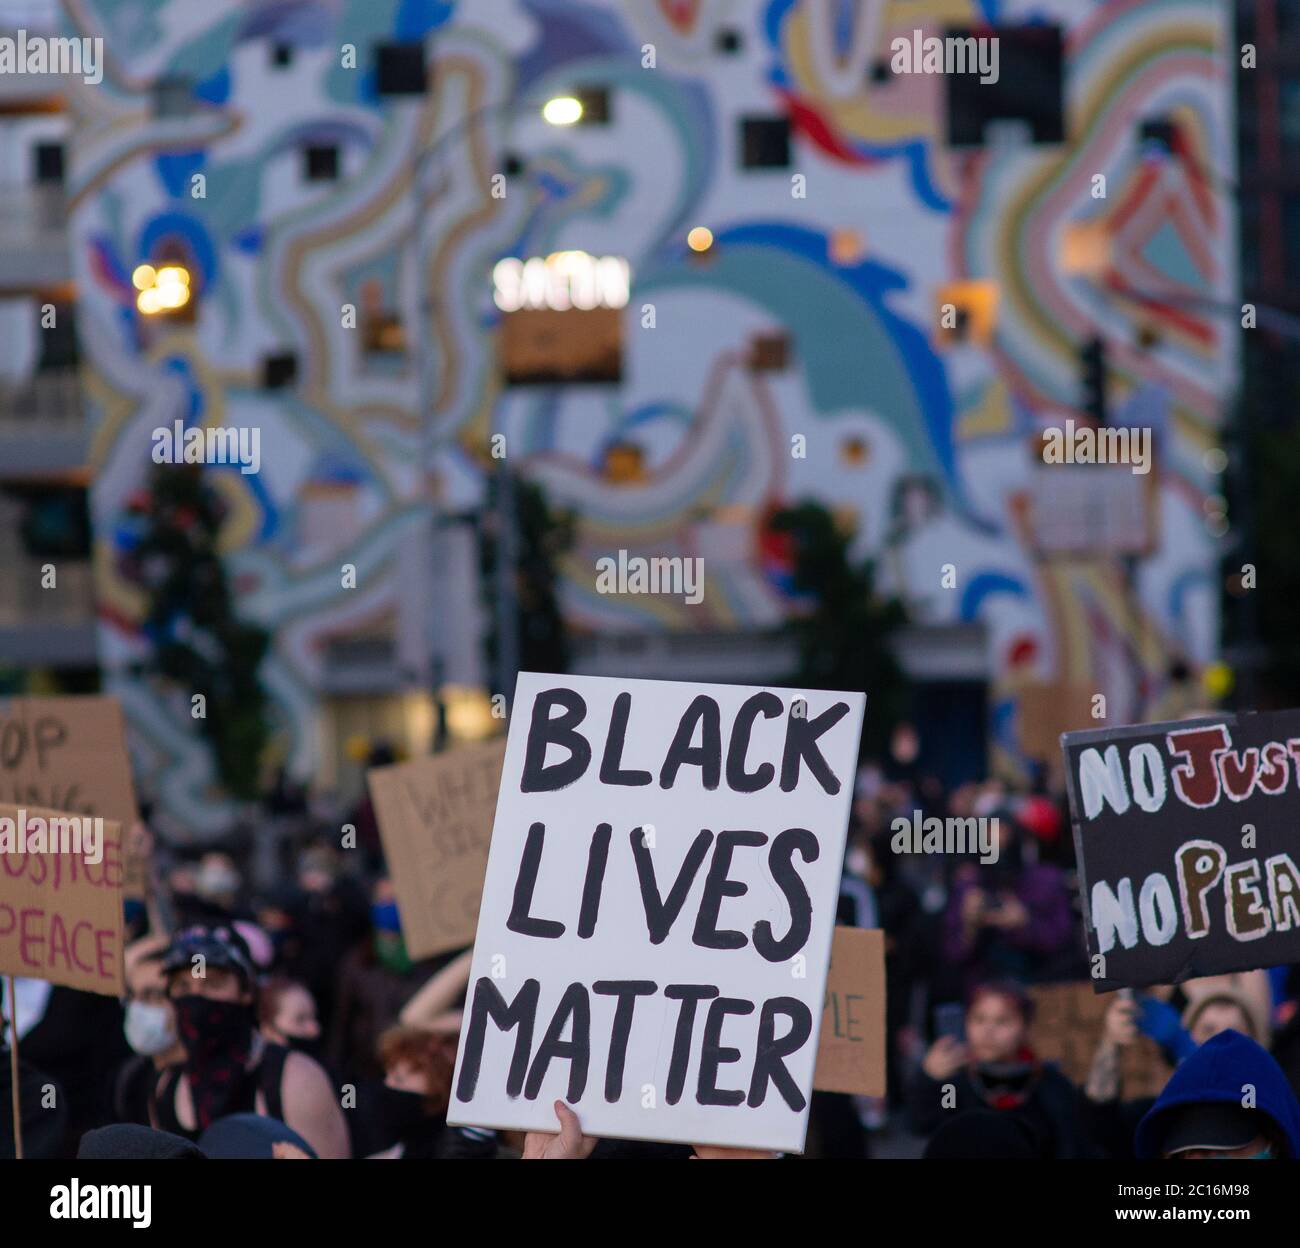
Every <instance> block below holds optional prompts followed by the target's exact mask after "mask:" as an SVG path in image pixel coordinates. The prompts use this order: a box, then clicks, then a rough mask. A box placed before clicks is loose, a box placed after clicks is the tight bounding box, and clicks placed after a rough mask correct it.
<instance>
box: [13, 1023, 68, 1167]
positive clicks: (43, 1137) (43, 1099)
mask: <svg viewBox="0 0 1300 1248" xmlns="http://www.w3.org/2000/svg"><path fill="white" fill-rule="evenodd" d="M23 1043H24V1042H23V1041H21V1040H20V1041H19V1042H18V1048H19V1051H20V1052H21V1050H22V1048H23ZM11 1060H12V1059H11V1058H10V1055H9V1047H8V1045H2V1046H0V1106H3V1110H2V1111H0V1161H5V1160H9V1161H12V1160H13V1158H14V1156H15V1155H16V1154H15V1152H14V1118H13V1110H12V1108H11V1107H12V1105H13V1078H12V1070H11V1067H10V1061H11ZM18 1113H19V1119H20V1122H21V1125H22V1132H23V1156H24V1157H39V1158H44V1159H49V1158H51V1157H64V1156H67V1153H66V1151H65V1150H64V1137H65V1135H66V1134H67V1127H68V1102H67V1098H66V1097H65V1096H64V1095H63V1089H62V1088H60V1087H59V1085H58V1084H57V1083H56V1082H55V1081H54V1080H53V1079H52V1078H50V1076H49V1075H47V1074H45V1072H44V1071H40V1070H37V1069H36V1068H35V1067H34V1066H33V1065H32V1064H31V1063H30V1062H28V1061H26V1060H25V1059H23V1058H22V1057H20V1058H19V1059H18Z"/></svg>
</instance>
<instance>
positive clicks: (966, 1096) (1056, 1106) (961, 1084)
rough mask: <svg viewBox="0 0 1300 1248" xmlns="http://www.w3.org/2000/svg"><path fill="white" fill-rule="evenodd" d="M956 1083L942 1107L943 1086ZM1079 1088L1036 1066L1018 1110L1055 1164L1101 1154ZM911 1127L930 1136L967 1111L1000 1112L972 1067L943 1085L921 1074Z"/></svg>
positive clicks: (910, 1107)
mask: <svg viewBox="0 0 1300 1248" xmlns="http://www.w3.org/2000/svg"><path fill="white" fill-rule="evenodd" d="M948 1085H952V1088H953V1091H954V1096H952V1097H950V1098H949V1099H950V1100H951V1101H952V1104H950V1105H945V1104H944V1088H945V1087H946V1086H948ZM1081 1099H1082V1098H1081V1096H1080V1093H1079V1090H1078V1089H1077V1088H1076V1087H1075V1086H1074V1084H1072V1083H1071V1082H1070V1081H1069V1079H1067V1078H1066V1077H1065V1076H1064V1075H1063V1074H1062V1073H1061V1072H1060V1071H1059V1070H1057V1068H1056V1067H1055V1066H1053V1065H1050V1064H1045V1065H1041V1066H1039V1067H1038V1068H1037V1071H1036V1072H1035V1074H1034V1076H1033V1078H1032V1080H1031V1082H1030V1084H1029V1086H1028V1088H1027V1089H1026V1090H1025V1091H1024V1093H1023V1094H1022V1095H1021V1097H1019V1098H1018V1101H1019V1103H1018V1104H1017V1105H1016V1106H1015V1112H1016V1113H1017V1114H1019V1115H1020V1117H1021V1118H1022V1119H1023V1120H1024V1121H1025V1122H1026V1123H1027V1124H1028V1125H1029V1126H1030V1127H1031V1128H1032V1129H1033V1130H1034V1132H1035V1133H1036V1136H1037V1138H1038V1140H1039V1141H1040V1145H1041V1147H1040V1150H1039V1155H1040V1156H1044V1157H1052V1158H1056V1159H1057V1160H1062V1161H1066V1160H1074V1159H1077V1158H1080V1157H1096V1156H1098V1155H1099V1150H1098V1149H1097V1148H1096V1146H1095V1145H1094V1144H1093V1142H1092V1140H1091V1139H1090V1138H1089V1137H1088V1133H1087V1128H1086V1125H1085V1119H1084V1113H1083V1107H1082V1105H1081V1104H1080V1101H1081ZM906 1100H907V1118H908V1126H909V1128H910V1129H911V1130H912V1131H914V1132H915V1133H916V1134H917V1135H925V1136H929V1135H932V1134H933V1133H934V1132H935V1131H937V1130H938V1128H939V1127H940V1126H941V1125H942V1124H943V1123H944V1122H946V1121H947V1120H948V1119H949V1118H950V1117H951V1116H952V1115H954V1114H958V1113H961V1112H962V1111H964V1110H968V1109H999V1108H1000V1106H999V1105H996V1104H990V1103H989V1100H988V1098H987V1093H986V1091H985V1089H984V1088H983V1087H982V1085H981V1084H980V1083H979V1081H978V1080H977V1079H976V1078H975V1077H974V1076H973V1074H972V1072H971V1070H970V1068H966V1069H964V1070H960V1071H958V1072H957V1073H956V1074H955V1075H953V1076H952V1077H951V1078H949V1079H946V1080H944V1081H943V1082H942V1083H940V1082H939V1081H938V1080H935V1079H931V1078H930V1076H929V1075H927V1074H926V1073H925V1071H924V1070H919V1069H918V1070H917V1072H916V1074H915V1075H913V1076H912V1079H911V1081H910V1082H909V1084H908V1086H907V1096H906Z"/></svg>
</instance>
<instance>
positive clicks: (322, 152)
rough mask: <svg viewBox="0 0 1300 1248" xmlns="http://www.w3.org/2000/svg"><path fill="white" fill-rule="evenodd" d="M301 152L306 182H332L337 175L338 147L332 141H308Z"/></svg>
mask: <svg viewBox="0 0 1300 1248" xmlns="http://www.w3.org/2000/svg"><path fill="white" fill-rule="evenodd" d="M302 154H303V176H304V177H305V178H306V180H307V181H308V182H332V181H334V179H335V178H337V177H338V176H339V149H338V148H337V147H336V146H335V145H334V144H333V143H309V144H308V145H307V146H306V147H305V148H303V153H302Z"/></svg>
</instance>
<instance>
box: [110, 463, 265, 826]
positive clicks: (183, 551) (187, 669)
mask: <svg viewBox="0 0 1300 1248" xmlns="http://www.w3.org/2000/svg"><path fill="white" fill-rule="evenodd" d="M131 511H132V513H133V514H134V515H135V516H136V518H137V532H138V540H137V542H136V544H135V546H134V548H133V549H132V552H131V557H130V565H131V567H130V568H129V569H128V574H129V575H132V577H133V579H135V580H136V582H137V583H138V584H139V585H140V586H141V588H143V590H144V591H145V594H146V598H147V607H146V611H145V618H144V625H143V627H144V632H145V634H146V636H147V637H148V638H149V640H150V641H151V643H152V645H153V661H152V664H151V665H150V667H151V670H153V671H155V672H156V673H157V674H158V675H160V676H162V677H164V678H166V679H167V680H169V681H172V682H174V683H175V684H176V685H177V686H179V687H180V688H181V689H182V690H183V691H184V693H185V696H186V697H187V698H192V697H193V696H194V695H195V694H202V695H203V697H204V699H205V702H206V712H207V713H206V716H205V717H204V718H201V719H198V720H197V721H196V722H197V724H198V727H199V731H200V732H201V733H202V734H203V735H204V736H205V737H206V738H207V741H208V744H209V746H210V748H211V749H212V752H213V758H214V761H215V763H216V769H217V775H218V776H219V777H220V780H221V783H222V784H223V786H224V787H225V788H226V789H227V790H228V791H229V792H230V793H231V794H232V795H234V796H235V797H237V798H242V799H245V800H251V799H253V798H255V797H257V795H258V792H259V782H260V773H261V761H262V755H263V752H264V750H265V748H266V745H267V741H268V738H269V735H270V729H269V726H268V721H267V699H266V693H265V691H264V690H263V688H262V686H261V682H260V681H259V680H258V675H257V673H258V669H259V667H260V666H261V663H262V660H263V658H264V657H265V656H266V652H267V649H268V647H269V645H270V635H269V634H268V633H267V632H266V631H265V630H264V629H262V628H260V627H258V626H256V625H253V624H248V623H245V622H244V621H242V620H241V619H239V617H238V615H237V614H236V612H235V604H234V600H233V596H232V594H231V589H230V584H229V581H228V579H227V577H226V570H225V566H224V565H223V563H222V561H221V555H220V554H219V552H218V549H217V545H218V539H219V536H220V532H221V526H222V524H223V522H224V520H225V507H224V505H223V503H222V501H221V498H220V496H219V495H218V494H217V492H216V491H215V490H214V489H212V488H211V486H209V485H208V484H207V483H206V482H205V481H204V479H203V470H202V468H201V467H200V466H199V465H179V464H177V465H171V464H164V465H158V466H157V467H156V468H155V470H154V473H153V476H152V478H151V480H150V485H149V489H148V490H147V491H143V492H142V493H141V494H139V495H137V496H136V497H135V498H134V499H133V500H132V502H131Z"/></svg>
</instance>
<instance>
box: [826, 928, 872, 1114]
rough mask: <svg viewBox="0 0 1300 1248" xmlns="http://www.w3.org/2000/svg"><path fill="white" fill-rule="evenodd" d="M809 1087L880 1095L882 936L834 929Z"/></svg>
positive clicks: (859, 929)
mask: <svg viewBox="0 0 1300 1248" xmlns="http://www.w3.org/2000/svg"><path fill="white" fill-rule="evenodd" d="M813 1087H814V1088H816V1089H817V1091H819V1092H855V1093H858V1094H860V1095H862V1096H884V1095H885V933H884V932H880V931H873V930H869V929H867V928H863V927H837V928H836V929H835V938H834V940H833V941H832V943H831V969H830V974H829V975H828V976H827V977H826V1006H825V1008H824V1009H823V1011H822V1029H821V1036H820V1038H819V1039H818V1041H817V1067H816V1070H815V1071H814V1073H813Z"/></svg>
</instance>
